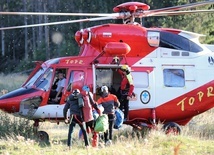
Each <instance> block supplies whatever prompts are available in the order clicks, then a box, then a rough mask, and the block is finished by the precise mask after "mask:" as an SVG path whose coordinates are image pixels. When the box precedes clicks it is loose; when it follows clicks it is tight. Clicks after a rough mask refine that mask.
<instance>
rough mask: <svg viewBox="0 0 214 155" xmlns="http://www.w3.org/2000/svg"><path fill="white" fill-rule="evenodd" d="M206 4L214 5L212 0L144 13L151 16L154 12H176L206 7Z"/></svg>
mask: <svg viewBox="0 0 214 155" xmlns="http://www.w3.org/2000/svg"><path fill="white" fill-rule="evenodd" d="M208 4H214V0H210V1H204V2H198V3H190V4H185V5H178V6H173V7H167V8H161V9H155V10H150V11H145V12H144V13H145V14H148V15H149V14H152V13H155V12H164V11H176V10H182V9H187V8H193V7H198V6H203V5H208Z"/></svg>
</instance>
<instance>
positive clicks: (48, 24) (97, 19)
mask: <svg viewBox="0 0 214 155" xmlns="http://www.w3.org/2000/svg"><path fill="white" fill-rule="evenodd" d="M108 19H116V17H97V18H88V19H78V20H71V21H61V22H52V23H43V24H32V25H23V26H12V27H1V28H0V30H10V29H20V28H29V27H38V26H50V25H59V24H70V23H78V22H91V21H99V20H108Z"/></svg>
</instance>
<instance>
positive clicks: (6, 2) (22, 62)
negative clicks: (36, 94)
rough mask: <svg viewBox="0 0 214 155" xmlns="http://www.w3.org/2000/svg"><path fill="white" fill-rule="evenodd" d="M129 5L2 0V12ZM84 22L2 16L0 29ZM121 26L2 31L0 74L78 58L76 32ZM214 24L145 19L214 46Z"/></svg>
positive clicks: (202, 18) (153, 1) (206, 17)
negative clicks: (38, 64)
mask: <svg viewBox="0 0 214 155" xmlns="http://www.w3.org/2000/svg"><path fill="white" fill-rule="evenodd" d="M128 1H132V0H111V1H104V0H93V1H92V0H78V1H77V0H1V1H0V11H2V12H4V11H8V12H19V11H24V12H59V13H113V7H115V6H117V5H119V4H121V3H124V2H128ZM138 2H143V3H146V4H148V5H150V9H151V10H152V9H159V8H164V7H171V6H176V5H183V4H187V3H193V2H199V0H162V1H157V0H139V1H138ZM194 9H195V8H194ZM197 9H214V5H207V6H203V7H198V8H197ZM84 18H86V17H71V16H23V15H22V16H17V15H16V16H14V15H0V26H1V27H8V26H19V25H29V24H39V23H47V22H59V21H66V20H75V19H84ZM121 22H122V21H120V20H106V21H99V22H85V23H74V24H64V25H63V24H61V25H53V26H40V27H33V28H23V29H12V30H1V31H0V39H1V41H0V61H1V65H0V73H1V72H2V73H6V74H7V73H17V72H22V71H27V70H31V69H32V68H33V67H34V63H33V61H45V60H47V59H51V58H56V57H62V56H73V55H77V54H78V52H79V47H78V44H77V43H76V42H75V39H74V35H75V33H76V31H78V30H80V29H82V28H87V27H93V26H96V25H100V24H104V23H121ZM213 23H214V14H211V13H201V14H198V13H197V14H189V15H180V16H169V17H149V18H144V19H143V25H144V26H145V27H169V28H176V29H183V30H187V31H192V32H195V33H199V34H204V35H206V37H203V38H201V40H200V41H201V42H202V43H203V44H214V24H213Z"/></svg>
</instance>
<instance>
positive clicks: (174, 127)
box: [162, 122, 181, 135]
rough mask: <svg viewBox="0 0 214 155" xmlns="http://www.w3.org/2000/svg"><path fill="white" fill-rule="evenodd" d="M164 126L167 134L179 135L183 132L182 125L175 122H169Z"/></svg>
mask: <svg viewBox="0 0 214 155" xmlns="http://www.w3.org/2000/svg"><path fill="white" fill-rule="evenodd" d="M162 128H163V130H164V132H165V133H166V134H174V135H179V134H180V133H181V127H180V126H179V125H178V124H177V123H175V122H168V123H166V124H164V125H163V127H162Z"/></svg>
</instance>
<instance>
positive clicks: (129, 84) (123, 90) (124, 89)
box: [118, 65, 135, 121]
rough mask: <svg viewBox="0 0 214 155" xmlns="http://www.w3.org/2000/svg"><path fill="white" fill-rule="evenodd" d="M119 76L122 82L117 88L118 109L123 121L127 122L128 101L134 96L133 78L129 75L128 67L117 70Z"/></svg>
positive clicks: (124, 66)
mask: <svg viewBox="0 0 214 155" xmlns="http://www.w3.org/2000/svg"><path fill="white" fill-rule="evenodd" d="M118 72H119V74H120V75H121V77H122V81H121V84H120V88H119V91H120V92H119V93H120V95H119V100H120V103H121V104H120V109H121V110H122V111H123V112H124V121H126V120H128V113H129V100H130V99H131V98H132V96H135V95H134V93H133V91H134V84H133V78H132V75H131V71H130V68H129V66H128V65H123V66H121V68H120V69H118Z"/></svg>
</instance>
